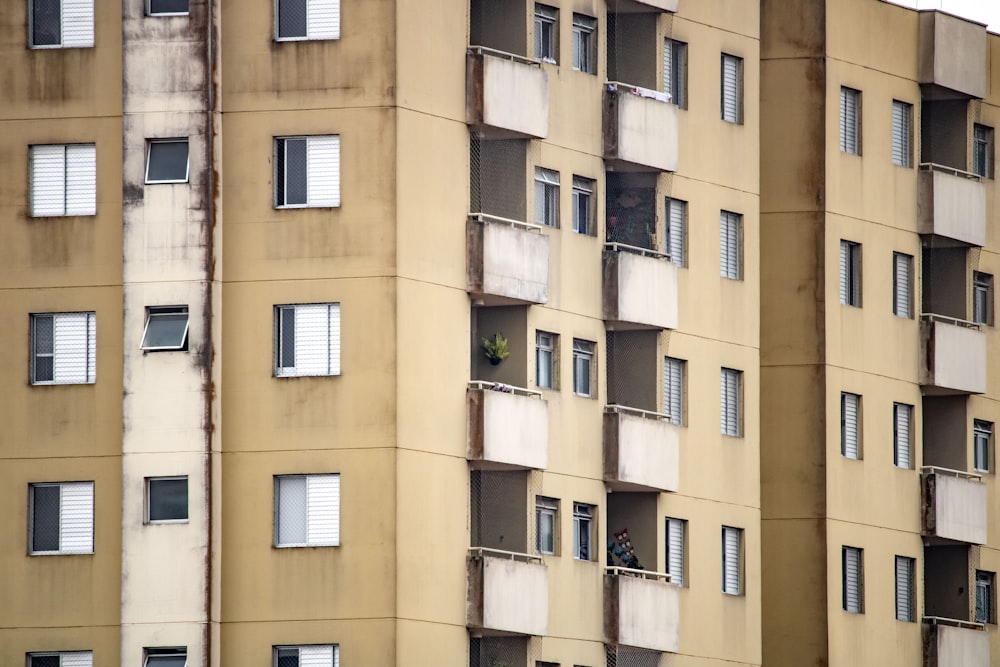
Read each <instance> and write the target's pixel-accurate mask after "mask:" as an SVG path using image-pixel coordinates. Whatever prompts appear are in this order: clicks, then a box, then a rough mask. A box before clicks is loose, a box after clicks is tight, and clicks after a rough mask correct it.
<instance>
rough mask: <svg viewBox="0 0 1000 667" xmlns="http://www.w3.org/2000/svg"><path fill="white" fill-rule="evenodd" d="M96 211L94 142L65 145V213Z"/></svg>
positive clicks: (77, 213) (78, 213)
mask: <svg viewBox="0 0 1000 667" xmlns="http://www.w3.org/2000/svg"><path fill="white" fill-rule="evenodd" d="M96 213H97V149H96V146H95V145H94V144H72V145H69V146H67V147H66V215H95V214H96Z"/></svg>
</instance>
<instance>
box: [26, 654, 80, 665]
mask: <svg viewBox="0 0 1000 667" xmlns="http://www.w3.org/2000/svg"><path fill="white" fill-rule="evenodd" d="M93 665H94V653H93V651H63V652H62V653H29V654H28V667H93Z"/></svg>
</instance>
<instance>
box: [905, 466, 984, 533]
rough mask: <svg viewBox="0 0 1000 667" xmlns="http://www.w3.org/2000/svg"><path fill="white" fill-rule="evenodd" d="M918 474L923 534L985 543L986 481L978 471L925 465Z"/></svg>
mask: <svg viewBox="0 0 1000 667" xmlns="http://www.w3.org/2000/svg"><path fill="white" fill-rule="evenodd" d="M920 476H921V481H922V484H923V493H922V494H921V496H922V501H923V508H924V534H925V535H926V536H929V537H938V538H942V539H946V540H954V541H957V542H967V543H970V544H986V485H985V484H983V482H982V480H981V479H980V477H979V475H976V474H971V473H966V472H961V471H958V470H949V469H948V468H938V467H936V466H927V467H924V468H921V469H920Z"/></svg>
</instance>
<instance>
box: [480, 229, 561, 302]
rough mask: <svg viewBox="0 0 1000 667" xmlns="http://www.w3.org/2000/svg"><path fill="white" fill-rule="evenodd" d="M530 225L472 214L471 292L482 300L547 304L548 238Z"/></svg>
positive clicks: (540, 230)
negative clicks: (493, 299)
mask: <svg viewBox="0 0 1000 667" xmlns="http://www.w3.org/2000/svg"><path fill="white" fill-rule="evenodd" d="M542 229H543V227H542V226H541V225H536V224H533V223H530V222H522V221H520V220H511V219H509V218H501V217H499V216H495V215H488V214H486V213H470V214H469V219H468V223H467V236H468V238H467V253H468V270H469V275H468V290H469V292H470V293H471V294H472V295H473V296H475V297H479V298H485V297H494V298H496V299H499V300H501V301H506V302H510V303H545V302H546V301H548V298H549V237H548V236H546V235H545V234H543V233H542Z"/></svg>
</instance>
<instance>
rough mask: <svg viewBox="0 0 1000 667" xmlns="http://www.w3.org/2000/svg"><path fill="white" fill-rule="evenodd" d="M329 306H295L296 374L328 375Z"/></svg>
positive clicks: (322, 304)
mask: <svg viewBox="0 0 1000 667" xmlns="http://www.w3.org/2000/svg"><path fill="white" fill-rule="evenodd" d="M329 327H330V316H329V306H328V305H327V304H325V303H320V304H311V305H301V306H296V307H295V375H328V374H329V367H330V358H329V338H328V336H329Z"/></svg>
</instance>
